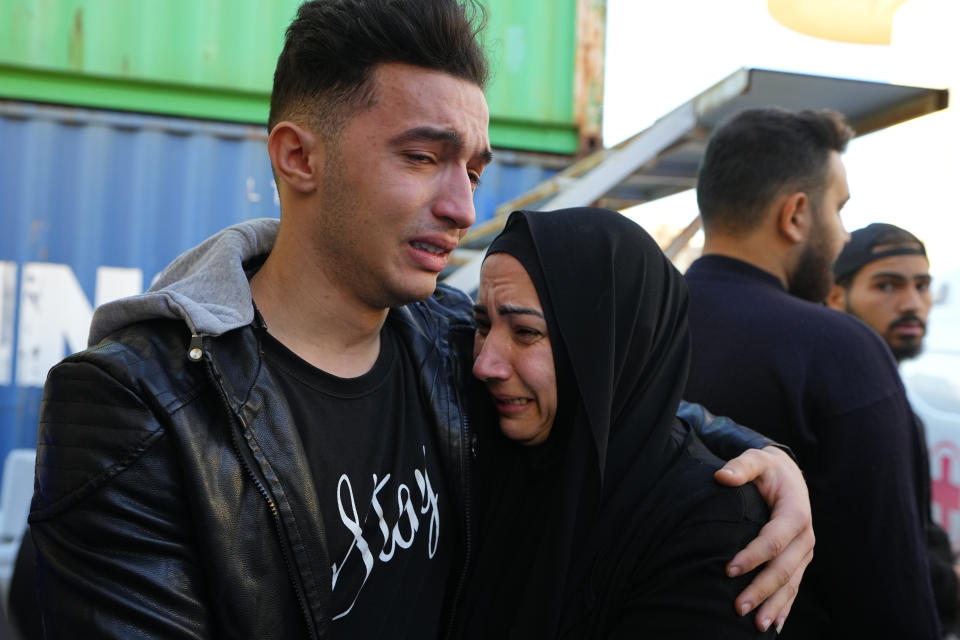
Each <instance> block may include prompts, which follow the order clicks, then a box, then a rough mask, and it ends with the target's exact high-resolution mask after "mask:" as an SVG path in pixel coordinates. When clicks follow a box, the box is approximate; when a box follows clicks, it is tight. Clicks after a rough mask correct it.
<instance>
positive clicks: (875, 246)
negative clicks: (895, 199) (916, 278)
mask: <svg viewBox="0 0 960 640" xmlns="http://www.w3.org/2000/svg"><path fill="white" fill-rule="evenodd" d="M926 255H927V250H926V248H925V247H924V246H923V243H922V242H920V239H919V238H917V236H915V235H913V234H912V233H910V232H909V231H907V230H906V229H901V228H900V227H898V226H895V225H892V224H886V223H884V222H874V223H873V224H870V225H867V226H866V227H864V228H863V229H857V230H856V231H854V232H853V233H851V234H850V242H848V243H847V244H846V245H845V246H844V247H843V251H841V252H840V256H839V257H838V258H837V261H836V262H834V263H833V279H834V280H835V281H837V282H839V281H841V280H843V279H844V278H846V277H847V276H852V275H854V274H855V273H856V272H857V271H859V270H860V269H861V268H863V266H864V265H866V264H869V263H871V262H873V261H874V260H880V259H882V258H888V257H890V256H926Z"/></svg>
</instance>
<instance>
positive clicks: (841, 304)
mask: <svg viewBox="0 0 960 640" xmlns="http://www.w3.org/2000/svg"><path fill="white" fill-rule="evenodd" d="M824 302H826V303H827V306H828V307H830V308H831V309H836V310H837V311H846V310H847V290H846V289H845V288H844V287H841V286H840V285H839V284H835V285H833V286H832V287H830V293H828V294H827V299H826V300H824Z"/></svg>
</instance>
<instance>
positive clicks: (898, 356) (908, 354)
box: [884, 315, 926, 362]
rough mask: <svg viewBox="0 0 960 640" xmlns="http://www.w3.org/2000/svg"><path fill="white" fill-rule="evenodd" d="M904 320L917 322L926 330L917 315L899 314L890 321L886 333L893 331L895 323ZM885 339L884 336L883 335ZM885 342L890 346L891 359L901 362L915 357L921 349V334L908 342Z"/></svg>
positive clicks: (903, 321)
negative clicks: (893, 343) (896, 343)
mask: <svg viewBox="0 0 960 640" xmlns="http://www.w3.org/2000/svg"><path fill="white" fill-rule="evenodd" d="M905 322H919V323H920V326H922V327H923V328H924V330H926V324H925V323H924V322H923V320H921V319H920V318H918V317H917V316H913V315H910V316H900V317H899V318H897V319H896V320H894V321H893V322H891V323H890V326H889V327H888V328H887V333H890V332H892V331H893V329H894V328H896V326H897V325H899V324H902V323H905ZM884 340H886V336H884ZM887 344H888V345H889V346H890V351H892V352H893V359H894V360H896V361H897V362H902V361H904V360H909V359H910V358H916V357H917V356H918V355H920V353H921V352H922V351H923V336H920V337H919V338H917V339H916V340H913V341H909V342H901V343H900V344H898V345H896V346H894V345H892V344H890V342H889V341H887Z"/></svg>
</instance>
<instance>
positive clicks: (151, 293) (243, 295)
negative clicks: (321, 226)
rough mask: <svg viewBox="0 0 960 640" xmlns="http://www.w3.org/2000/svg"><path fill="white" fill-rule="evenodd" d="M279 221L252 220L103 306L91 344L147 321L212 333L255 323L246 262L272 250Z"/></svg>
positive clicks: (92, 326)
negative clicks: (146, 284) (168, 321)
mask: <svg viewBox="0 0 960 640" xmlns="http://www.w3.org/2000/svg"><path fill="white" fill-rule="evenodd" d="M279 226H280V220H278V219H276V218H258V219H255V220H248V221H246V222H241V223H240V224H236V225H233V226H232V227H227V228H226V229H224V230H223V231H220V232H219V233H217V234H216V235H213V236H211V237H209V238H207V239H206V240H204V241H203V242H202V243H201V244H199V245H197V246H196V247H194V248H192V249H189V250H187V251H186V252H185V253H182V254H180V256H178V257H177V259H176V260H174V261H173V262H171V263H170V265H169V266H168V267H167V268H166V269H164V270H163V271H162V272H161V273H160V274H159V275H158V276H157V278H156V280H155V281H154V283H153V284H152V285H151V286H150V288H149V289H148V290H147V291H146V292H145V293H141V294H140V295H136V296H131V297H129V298H121V299H119V300H114V301H113V302H108V303H105V304H103V305H101V306H100V307H98V308H97V310H96V311H95V312H94V314H93V322H91V324H90V336H89V338H88V343H89V344H90V345H94V344H97V343H98V342H100V341H101V340H102V339H103V338H105V337H106V336H107V335H109V334H111V333H113V332H114V331H116V330H117V329H120V328H122V327H125V326H127V325H129V324H133V323H135V322H140V321H143V320H157V319H180V320H183V321H184V322H186V323H187V327H189V328H190V331H191V332H192V333H195V334H205V335H212V336H218V335H220V334H223V333H226V332H227V331H230V330H232V329H236V328H238V327H242V326H245V325H248V324H250V322H252V321H253V296H252V295H251V294H250V283H249V282H248V281H247V275H246V273H245V272H244V269H243V263H244V262H246V261H247V260H250V259H251V258H254V257H256V256H260V255H265V254H267V253H270V250H271V249H272V248H273V243H274V241H275V240H276V238H277V229H278V228H279Z"/></svg>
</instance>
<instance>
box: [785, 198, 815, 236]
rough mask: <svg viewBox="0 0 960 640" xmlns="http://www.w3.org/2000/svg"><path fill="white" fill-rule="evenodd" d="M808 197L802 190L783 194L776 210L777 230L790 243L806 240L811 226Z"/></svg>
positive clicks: (811, 218) (811, 219)
mask: <svg viewBox="0 0 960 640" xmlns="http://www.w3.org/2000/svg"><path fill="white" fill-rule="evenodd" d="M812 215H813V212H812V211H811V210H810V198H808V197H807V194H806V193H805V192H803V191H797V192H794V193H791V194H789V195H787V196H785V197H784V198H783V199H782V200H781V201H780V206H779V208H778V210H777V230H778V231H779V232H780V234H781V235H783V237H784V238H786V239H787V240H788V241H789V242H790V243H792V244H800V243H802V242H803V241H804V240H806V238H807V236H808V235H809V234H810V228H811V227H812V226H813V217H812Z"/></svg>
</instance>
